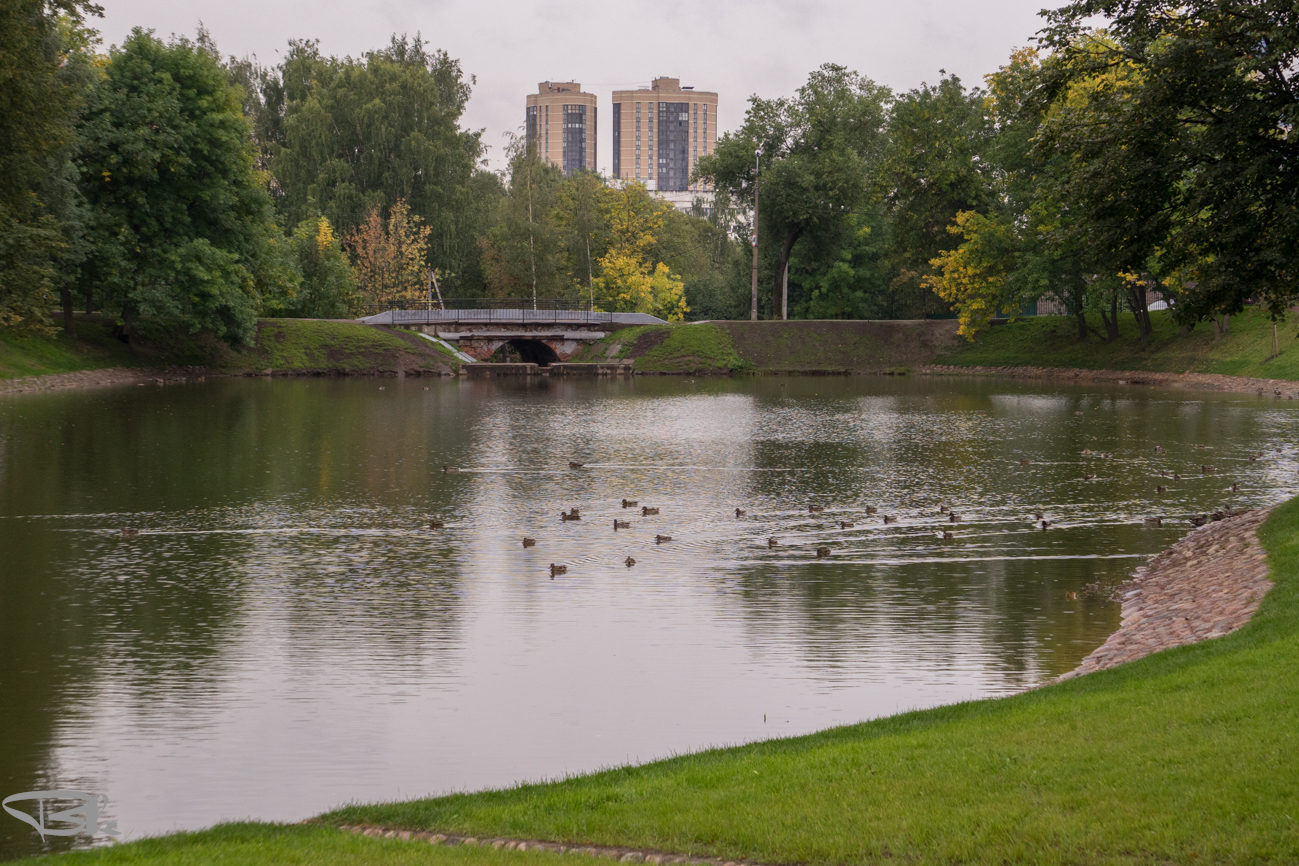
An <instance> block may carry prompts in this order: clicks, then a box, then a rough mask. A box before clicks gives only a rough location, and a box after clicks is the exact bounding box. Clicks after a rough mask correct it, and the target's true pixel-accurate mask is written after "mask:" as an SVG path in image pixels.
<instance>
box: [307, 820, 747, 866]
mask: <svg viewBox="0 0 1299 866" xmlns="http://www.w3.org/2000/svg"><path fill="white" fill-rule="evenodd" d="M304 823H308V822H304ZM339 829H340V830H346V831H348V832H350V833H360V834H361V835H363V836H375V837H380V838H385V839H404V840H407V841H413V842H427V843H428V844H430V845H469V846H477V845H482V846H486V847H489V848H498V849H499V848H504V849H506V850H507V851H548V852H550V853H552V854H577V855H579V856H584V857H600V858H602V859H605V860H616V861H618V862H619V863H652V864H655V866H664V864H672V866H676V864H685V866H759V864H755V863H753V862H752V861H750V860H724V859H722V858H720V857H717V858H713V859H708V858H704V857H686V856H684V855H680V854H666V853H664V852H662V851H648V850H644V849H638V848H610V847H607V846H603V845H561V844H559V843H557V842H535V841H531V840H527V839H498V838H482V839H479V838H477V837H474V836H452V835H448V834H446V833H434V832H432V831H427V830H392V829H389V828H387V827H373V826H370V825H367V824H343V825H342V826H340V827H339Z"/></svg>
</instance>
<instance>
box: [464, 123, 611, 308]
mask: <svg viewBox="0 0 1299 866" xmlns="http://www.w3.org/2000/svg"><path fill="white" fill-rule="evenodd" d="M523 144H524V143H523V141H522V140H518V141H516V142H514V145H513V146H512V147H511V152H510V183H509V189H508V192H507V193H506V195H504V196H502V197H501V199H500V200H499V202H498V210H497V216H496V224H495V225H494V226H493V227H492V229H491V230H490V231H489V232H488V233H487V235H486V236H485V237H484V238H483V239H482V242H481V246H482V253H483V255H482V262H483V270H484V274H485V279H486V284H487V291H488V293H489V294H491V295H492V296H493V297H497V298H563V297H571V296H572V293H573V291H574V289H575V286H574V279H573V273H572V259H571V258H570V257H569V256H568V255H567V252H568V251H569V250H568V248H566V245H565V240H566V238H565V234H566V232H565V230H564V225H565V224H567V223H566V220H565V218H564V216H563V215H562V214H561V213H560V212H559V211H558V208H559V205H560V202H561V200H562V199H563V198H566V197H562V196H561V194H560V188H561V186H563V184H564V177H563V173H562V172H561V171H560V170H559V169H558V168H556V167H555V166H553V165H550V164H549V163H547V162H546V161H545V160H543V159H541V158H540V157H539V156H538V155H537V153H536V151H535V150H532V149H529V148H525V147H524V146H523ZM599 197H600V198H601V199H602V196H599ZM584 198H585V196H575V197H572V199H573V200H574V201H576V200H578V199H583V200H584ZM583 203H584V204H585V202H583ZM596 206H597V207H598V206H599V202H598V201H597V202H596ZM569 221H571V222H572V223H573V224H576V223H577V222H578V218H577V217H576V216H574V217H572V218H569ZM581 221H582V222H583V223H586V219H585V218H583V219H582V220H581ZM579 230H580V229H579ZM568 234H569V235H570V237H571V234H572V230H571V229H570V230H569V232H568ZM584 248H585V245H584Z"/></svg>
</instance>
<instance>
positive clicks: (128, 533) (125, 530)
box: [118, 526, 140, 538]
mask: <svg viewBox="0 0 1299 866" xmlns="http://www.w3.org/2000/svg"><path fill="white" fill-rule="evenodd" d="M139 534H140V530H138V529H132V528H131V527H129V526H124V527H122V529H121V531H120V532H118V535H120V536H122V537H123V538H135V537H136V536H137V535H139Z"/></svg>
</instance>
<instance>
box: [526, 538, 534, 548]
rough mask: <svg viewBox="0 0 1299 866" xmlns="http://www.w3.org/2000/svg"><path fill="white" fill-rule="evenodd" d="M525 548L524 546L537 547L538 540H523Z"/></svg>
mask: <svg viewBox="0 0 1299 866" xmlns="http://www.w3.org/2000/svg"><path fill="white" fill-rule="evenodd" d="M523 546H524V547H536V546H537V539H535V538H525V539H523Z"/></svg>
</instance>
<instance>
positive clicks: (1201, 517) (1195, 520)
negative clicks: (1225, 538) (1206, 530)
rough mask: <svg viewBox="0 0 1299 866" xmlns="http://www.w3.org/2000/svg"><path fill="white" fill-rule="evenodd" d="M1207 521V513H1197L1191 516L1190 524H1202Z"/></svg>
mask: <svg viewBox="0 0 1299 866" xmlns="http://www.w3.org/2000/svg"><path fill="white" fill-rule="evenodd" d="M1208 522H1209V516H1208V515H1207V514H1197V515H1195V516H1194V517H1192V518H1191V525H1192V526H1203V525H1204V524H1206V523H1208Z"/></svg>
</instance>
